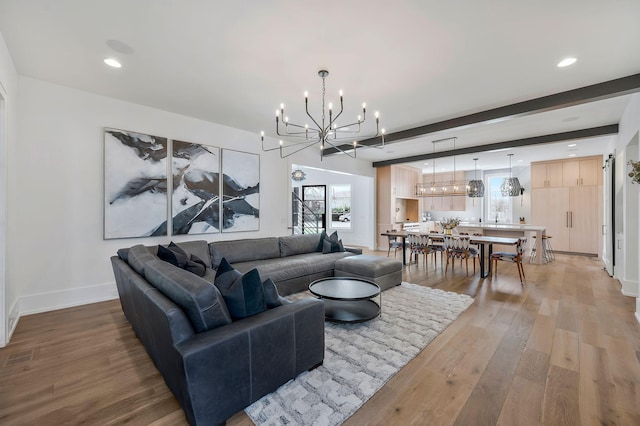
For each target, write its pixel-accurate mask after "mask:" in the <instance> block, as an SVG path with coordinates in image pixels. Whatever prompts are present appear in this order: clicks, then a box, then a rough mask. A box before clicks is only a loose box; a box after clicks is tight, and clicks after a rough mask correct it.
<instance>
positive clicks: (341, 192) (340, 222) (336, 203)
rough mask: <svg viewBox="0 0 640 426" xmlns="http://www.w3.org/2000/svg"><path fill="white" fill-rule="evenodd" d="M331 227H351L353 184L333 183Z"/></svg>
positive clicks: (330, 200) (331, 190) (330, 191)
mask: <svg viewBox="0 0 640 426" xmlns="http://www.w3.org/2000/svg"><path fill="white" fill-rule="evenodd" d="M329 203H330V204H329V205H330V207H331V228H334V229H351V184H341V185H331V188H330V190H329Z"/></svg>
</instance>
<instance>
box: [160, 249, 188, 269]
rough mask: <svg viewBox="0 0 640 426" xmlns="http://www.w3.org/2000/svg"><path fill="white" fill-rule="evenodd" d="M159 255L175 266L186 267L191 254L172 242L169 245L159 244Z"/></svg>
mask: <svg viewBox="0 0 640 426" xmlns="http://www.w3.org/2000/svg"><path fill="white" fill-rule="evenodd" d="M158 257H159V258H160V259H162V260H164V261H165V262H169V263H171V264H172V265H173V266H177V267H178V268H182V269H184V267H185V266H186V264H187V261H188V260H189V256H187V253H185V252H184V250H182V249H181V248H180V247H178V246H177V245H175V244H174V243H173V242H171V243H170V244H169V245H168V246H167V247H164V246H160V245H159V246H158Z"/></svg>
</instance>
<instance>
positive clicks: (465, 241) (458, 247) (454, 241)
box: [444, 236, 478, 276]
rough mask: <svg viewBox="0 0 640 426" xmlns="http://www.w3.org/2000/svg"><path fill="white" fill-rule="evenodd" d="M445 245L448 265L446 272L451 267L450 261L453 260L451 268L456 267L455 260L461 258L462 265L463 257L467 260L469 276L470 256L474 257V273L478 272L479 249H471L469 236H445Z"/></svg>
mask: <svg viewBox="0 0 640 426" xmlns="http://www.w3.org/2000/svg"><path fill="white" fill-rule="evenodd" d="M444 245H445V247H446V253H447V267H446V269H445V272H446V271H447V270H448V269H449V261H451V270H452V271H453V268H454V267H455V260H456V259H460V265H462V259H464V261H465V266H466V272H467V276H469V258H472V259H473V273H474V275H475V273H476V257H477V256H478V252H477V251H472V250H470V247H469V237H468V236H460V237H448V236H447V237H444Z"/></svg>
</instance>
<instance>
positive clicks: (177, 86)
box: [0, 0, 640, 168]
mask: <svg viewBox="0 0 640 426" xmlns="http://www.w3.org/2000/svg"><path fill="white" fill-rule="evenodd" d="M0 32H1V33H2V35H3V37H4V39H5V41H6V43H7V45H8V47H9V51H10V53H11V55H12V57H13V60H14V62H15V64H16V67H17V70H18V72H19V73H20V74H21V75H25V76H29V77H34V78H38V79H42V80H46V81H50V82H53V83H56V84H61V85H64V86H69V87H74V88H78V89H81V90H86V91H89V92H94V93H98V94H102V95H106V96H110V97H114V98H118V99H122V100H126V101H130V102H134V103H138V104H142V105H147V106H150V107H154V108H159V109H162V110H167V111H172V112H175V113H178V114H183V115H187V116H191V117H196V118H199V119H203V120H208V121H212V122H216V123H221V124H224V125H228V126H232V127H237V128H240V129H244V130H248V131H250V132H253V133H256V143H258V140H259V138H258V133H259V132H260V130H265V131H266V133H267V135H271V134H272V132H273V129H274V123H273V120H274V111H275V109H276V108H277V107H278V106H279V105H280V103H281V102H282V103H284V104H285V105H286V106H287V110H288V114H289V115H290V116H291V119H292V121H301V120H303V118H302V117H303V116H302V113H303V106H304V102H303V92H304V91H305V90H306V91H309V96H310V109H311V110H312V112H314V111H315V113H316V114H317V110H318V104H319V97H320V87H321V80H320V78H319V77H318V76H317V71H318V70H319V69H322V68H325V69H328V70H329V71H330V73H331V74H330V76H329V77H328V78H327V80H326V81H327V96H328V97H329V99H330V100H333V101H334V102H336V101H337V95H336V93H337V91H338V90H340V89H341V90H344V97H345V115H348V116H351V117H355V115H356V114H358V113H359V106H360V104H361V102H363V101H365V102H367V105H368V107H367V109H368V112H372V111H375V110H379V111H380V113H381V120H382V125H383V127H385V128H386V130H387V132H395V131H400V130H404V129H408V128H412V127H416V126H419V125H424V124H429V123H434V122H438V121H441V120H445V119H449V118H454V117H458V116H462V115H466V114H470V113H474V112H479V111H484V110H487V109H490V108H495V107H499V106H503V105H508V104H512V103H515V102H520V101H524V100H528V99H533V98H538V97H541V96H545V95H549V94H553V93H558V92H562V91H566V90H571V89H575V88H579V87H583V86H587V85H591V84H596V83H601V82H604V81H608V80H612V79H616V78H620V77H624V76H628V75H632V74H637V73H639V72H640V42H639V41H640V1H638V0H617V1H609V2H605V1H602V0H563V1H557V0H544V1H535V2H534V1H530V2H514V1H508V0H503V1H484V2H477V1H471V0H468V1H466V2H443V1H426V0H414V1H407V0H398V1H394V2H390V1H377V0H367V1H364V0H354V1H344V0H342V1H337V0H326V1H324V2H315V1H314V2H311V1H299V0H298V1H294V0H273V1H257V0H256V1H236V2H221V1H209V2H206V1H202V0H180V1H178V0H164V1H157V0H136V1H131V0H110V1H106V0H103V1H86V0H57V1H53V0H29V1H24V0H0ZM567 56H575V57H577V58H578V61H577V62H576V64H575V65H573V66H570V67H567V68H557V67H556V64H557V62H558V61H560V60H561V59H563V58H564V57H567ZM106 57H115V58H117V59H118V60H120V61H121V62H122V64H123V67H122V68H121V69H112V68H109V67H107V66H105V65H104V64H103V62H102V61H103V59H104V58H106ZM627 102H628V96H625V97H619V98H614V99H609V100H605V101H598V102H593V103H591V104H585V105H580V106H574V107H571V108H566V109H561V110H555V111H551V112H544V113H540V114H535V115H530V116H527V117H524V118H515V119H511V120H506V121H502V122H499V123H493V124H483V125H477V126H471V127H468V128H465V129H464V130H456V131H455V132H454V131H448V132H440V133H439V134H437V135H436V134H433V135H426V136H425V137H423V138H420V139H414V140H412V141H407V142H401V143H396V144H393V145H388V146H386V147H385V148H384V149H380V150H375V149H368V150H364V149H363V150H361V151H359V153H358V157H360V158H365V159H368V160H371V161H379V160H386V159H391V158H397V157H404V156H407V155H417V154H423V153H430V152H432V151H433V147H432V144H431V141H432V140H434V139H439V138H442V137H449V136H456V137H457V138H458V139H457V141H456V143H457V146H458V147H465V146H473V145H480V144H487V143H494V142H502V141H506V140H512V139H519V138H523V137H528V136H537V135H543V134H549V133H557V132H564V131H570V130H576V129H581V128H589V127H596V126H600V125H606V124H612V123H617V122H618V121H619V119H620V116H621V115H622V112H623V111H624V108H625V106H626V104H627ZM573 117H577V118H575V119H573ZM566 119H570V120H567V121H563V120H566ZM602 144H606V138H605V139H604V140H603V138H598V139H597V140H595V141H580V143H579V147H578V151H577V154H578V155H589V154H592V153H593V151H594V150H596V151H597V150H598V149H600V151H598V152H597V153H602V151H603V150H602V149H601V146H602ZM559 146H560V147H564V148H562V149H565V150H566V144H559ZM587 147H588V148H587ZM438 149H439V147H438ZM583 149H584V151H583ZM514 152H515V153H516V155H517V156H520V157H521V158H522V159H524V160H525V161H526V162H529V161H531V160H532V159H533V158H534V157H535V158H536V159H546V158H542V157H545V156H546V157H547V158H550V157H549V156H552V155H553V156H558V155H560V154H559V153H557V152H556V151H555V150H554V149H551V147H550V146H547V145H545V146H544V148H541V147H540V146H538V147H531V148H527V149H525V150H524V151H521V149H518V150H514ZM496 154H497V155H499V156H496V158H497V159H496V160H495V161H497V162H505V163H507V162H508V160H507V157H506V156H505V154H506V153H504V152H502V153H496ZM562 154H563V155H564V152H563V153H562ZM477 156H478V157H483V155H477ZM473 157H475V155H472V156H471V157H470V158H473ZM489 157H490V156H484V159H482V158H481V161H479V162H478V163H479V164H478V165H479V167H482V168H488V167H487V165H488V164H489V163H490V161H494V160H489ZM498 158H499V159H500V160H498ZM515 160H516V157H514V161H515ZM457 161H461V162H462V163H460V164H464V161H470V160H465V158H462V157H461V158H460V159H459V160H457ZM471 163H472V162H471ZM514 164H515V163H514ZM418 165H419V164H418ZM461 167H463V166H461ZM464 167H465V168H466V166H464ZM471 167H472V166H471Z"/></svg>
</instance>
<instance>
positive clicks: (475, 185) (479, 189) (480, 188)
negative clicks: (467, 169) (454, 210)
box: [467, 158, 484, 198]
mask: <svg viewBox="0 0 640 426" xmlns="http://www.w3.org/2000/svg"><path fill="white" fill-rule="evenodd" d="M473 161H474V166H473V169H474V170H473V179H472V180H470V181H469V183H468V184H467V196H469V197H471V198H481V197H484V182H482V180H478V175H477V174H478V159H477V158H474V159H473Z"/></svg>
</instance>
